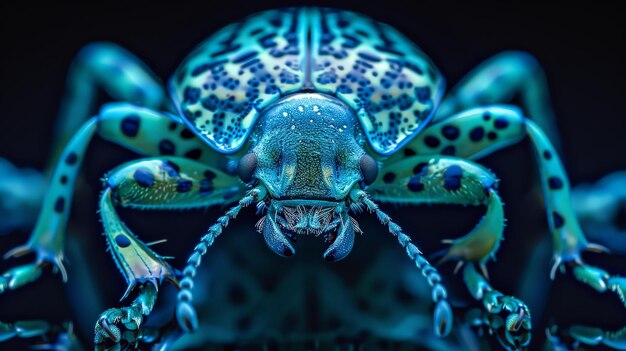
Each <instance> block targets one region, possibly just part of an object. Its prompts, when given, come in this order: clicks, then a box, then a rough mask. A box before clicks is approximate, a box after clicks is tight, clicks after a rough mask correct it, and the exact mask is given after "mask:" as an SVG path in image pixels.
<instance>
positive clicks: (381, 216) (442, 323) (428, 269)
mask: <svg viewBox="0 0 626 351" xmlns="http://www.w3.org/2000/svg"><path fill="white" fill-rule="evenodd" d="M350 198H351V199H352V201H354V202H357V203H362V204H364V205H365V207H366V208H367V209H368V210H369V212H370V213H375V214H376V217H378V220H379V221H380V222H381V223H382V224H384V225H386V226H387V229H388V230H389V232H390V233H391V234H392V235H393V236H395V237H396V238H398V242H399V243H400V245H401V246H402V247H403V248H404V249H405V250H406V254H407V255H408V256H409V258H410V259H411V260H412V261H414V262H415V265H416V266H417V268H418V269H419V270H420V271H421V272H422V275H423V276H424V277H425V278H426V281H428V284H429V285H430V287H431V291H432V298H433V302H434V303H435V312H434V326H435V334H436V335H438V336H446V335H448V334H449V333H450V331H451V330H452V309H451V308H450V304H449V303H448V301H447V300H446V298H447V296H448V292H447V291H446V288H445V287H444V286H443V284H441V276H440V275H439V272H437V269H436V268H435V267H433V266H432V265H431V264H430V263H429V262H428V260H426V258H425V257H424V256H423V255H422V253H421V252H420V250H419V249H418V248H417V246H415V245H414V244H413V243H411V238H410V237H409V236H408V235H406V234H404V233H403V232H402V228H400V226H399V225H398V224H396V223H395V222H394V221H392V220H391V217H389V215H387V214H386V213H385V212H383V211H382V210H381V209H380V208H378V205H377V204H376V203H375V202H374V201H372V200H371V199H370V198H369V197H368V195H367V193H366V192H365V191H363V190H361V189H354V190H352V191H351V192H350Z"/></svg>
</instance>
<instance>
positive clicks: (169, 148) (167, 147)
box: [159, 139, 176, 155]
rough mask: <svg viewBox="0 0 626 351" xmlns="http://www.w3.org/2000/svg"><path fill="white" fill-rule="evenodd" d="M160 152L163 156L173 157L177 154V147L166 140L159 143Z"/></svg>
mask: <svg viewBox="0 0 626 351" xmlns="http://www.w3.org/2000/svg"><path fill="white" fill-rule="evenodd" d="M159 152H160V153H161V155H173V154H174V153H175V152H176V147H175V146H174V143H173V142H171V141H170V140H167V139H164V140H161V142H160V143H159Z"/></svg>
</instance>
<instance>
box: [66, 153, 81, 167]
mask: <svg viewBox="0 0 626 351" xmlns="http://www.w3.org/2000/svg"><path fill="white" fill-rule="evenodd" d="M76 161H78V155H76V153H75V152H70V154H69V155H67V157H66V158H65V163H66V164H68V165H70V166H71V165H73V164H75V163H76Z"/></svg>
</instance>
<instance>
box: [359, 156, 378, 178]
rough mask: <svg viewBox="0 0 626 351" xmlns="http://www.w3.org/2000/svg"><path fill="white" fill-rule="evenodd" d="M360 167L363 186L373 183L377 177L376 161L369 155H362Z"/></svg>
mask: <svg viewBox="0 0 626 351" xmlns="http://www.w3.org/2000/svg"><path fill="white" fill-rule="evenodd" d="M360 166H361V174H362V175H363V182H365V185H370V184H372V183H374V181H375V180H376V177H378V163H377V162H376V160H374V158H373V157H372V156H370V155H367V154H366V155H363V156H361V162H360Z"/></svg>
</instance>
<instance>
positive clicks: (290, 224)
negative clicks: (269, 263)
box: [256, 203, 361, 261]
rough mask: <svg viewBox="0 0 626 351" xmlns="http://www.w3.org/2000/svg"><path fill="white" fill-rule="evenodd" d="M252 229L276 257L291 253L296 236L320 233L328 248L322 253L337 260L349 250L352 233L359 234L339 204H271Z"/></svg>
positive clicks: (351, 243)
mask: <svg viewBox="0 0 626 351" xmlns="http://www.w3.org/2000/svg"><path fill="white" fill-rule="evenodd" d="M256 228H257V230H258V231H259V232H260V233H263V237H264V239H265V242H266V243H267V245H268V246H269V247H270V249H272V251H274V252H275V253H276V254H278V255H280V256H293V255H294V254H295V249H294V248H293V245H292V243H293V242H295V241H296V239H297V237H298V236H299V235H315V236H322V235H323V236H324V241H325V242H326V243H327V244H328V248H327V249H326V251H325V252H324V255H323V257H324V259H325V260H327V261H337V260H340V259H342V258H344V257H346V255H348V253H350V251H351V250H352V246H353V244H354V233H355V232H357V233H360V232H361V229H360V228H359V227H358V224H357V223H356V221H355V220H354V219H353V218H351V217H350V216H349V215H348V213H347V209H346V207H345V206H344V205H343V204H339V205H334V206H304V205H299V206H285V205H284V204H282V203H272V204H271V205H270V207H269V210H268V213H267V215H266V216H264V217H262V218H261V219H260V220H259V221H258V222H257V224H256Z"/></svg>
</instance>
